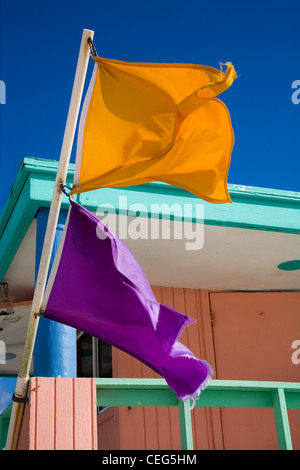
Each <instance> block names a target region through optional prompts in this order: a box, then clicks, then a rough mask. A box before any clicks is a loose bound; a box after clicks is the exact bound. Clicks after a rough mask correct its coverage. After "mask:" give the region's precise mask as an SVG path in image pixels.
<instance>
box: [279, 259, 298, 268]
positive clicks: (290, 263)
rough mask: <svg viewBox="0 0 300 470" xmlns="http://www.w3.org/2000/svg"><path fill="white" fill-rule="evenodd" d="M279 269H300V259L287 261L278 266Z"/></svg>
mask: <svg viewBox="0 0 300 470" xmlns="http://www.w3.org/2000/svg"><path fill="white" fill-rule="evenodd" d="M277 268H278V269H281V270H282V271H296V270H298V269H300V259H294V260H292V261H286V262H285V263H281V264H279V265H278V266H277Z"/></svg>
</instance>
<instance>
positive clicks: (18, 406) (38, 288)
mask: <svg viewBox="0 0 300 470" xmlns="http://www.w3.org/2000/svg"><path fill="white" fill-rule="evenodd" d="M93 37H94V31H90V30H88V29H84V30H83V33H82V38H81V44H80V50H79V56H78V62H77V68H76V73H75V78H74V84H73V90H72V95H71V101H70V106H69V112H68V117H67V122H66V127H65V133H64V138H63V143H62V148H61V153H60V159H59V164H58V169H57V174H56V180H55V185H54V190H53V197H52V201H51V206H50V211H49V217H48V223H47V228H46V233H45V239H44V245H43V251H42V254H41V260H40V266H39V271H38V275H37V279H36V285H35V291H34V296H33V301H32V307H31V314H30V319H29V324H28V331H27V337H26V342H25V348H24V354H23V361H22V365H21V368H20V372H19V375H18V378H17V383H16V389H15V393H14V398H13V406H12V412H11V418H10V422H9V428H8V434H7V440H6V447H5V450H13V449H16V446H17V439H18V434H19V429H20V424H21V418H22V412H23V407H24V398H26V395H27V387H28V382H29V372H30V366H31V361H32V355H33V349H34V343H35V338H36V333H37V327H38V322H39V317H38V316H37V314H38V312H39V311H40V308H41V305H42V301H43V296H44V292H45V286H46V281H47V276H48V270H49V264H50V258H51V253H52V248H53V243H54V238H55V231H56V226H57V221H58V216H59V211H60V207H61V201H62V196H63V193H62V190H61V185H64V184H65V182H66V177H67V172H68V166H69V162H70V156H71V151H72V146H73V141H74V135H75V130H76V125H77V119H78V114H79V108H80V103H81V98H82V93H83V87H84V82H85V77H86V71H87V66H88V61H89V53H90V45H89V42H88V40H89V39H91V40H92V39H93ZM18 400H19V401H18ZM22 400H23V402H22Z"/></svg>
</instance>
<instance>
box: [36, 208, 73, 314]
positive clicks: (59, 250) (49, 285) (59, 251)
mask: <svg viewBox="0 0 300 470" xmlns="http://www.w3.org/2000/svg"><path fill="white" fill-rule="evenodd" d="M71 210H72V206H70V207H69V211H68V215H67V219H66V223H65V226H64V229H63V233H62V236H61V239H60V241H59V244H58V248H57V250H56V254H55V258H54V261H53V265H52V268H51V272H50V275H49V279H48V282H47V286H46V290H45V294H44V298H43V302H42V307H41V309H42V310H44V311H45V310H46V306H47V303H48V300H49V296H50V293H51V290H52V287H53V284H54V281H55V278H56V273H57V270H58V266H59V263H60V259H61V255H62V251H63V247H64V246H65V238H66V234H67V230H68V226H69V220H70V214H71Z"/></svg>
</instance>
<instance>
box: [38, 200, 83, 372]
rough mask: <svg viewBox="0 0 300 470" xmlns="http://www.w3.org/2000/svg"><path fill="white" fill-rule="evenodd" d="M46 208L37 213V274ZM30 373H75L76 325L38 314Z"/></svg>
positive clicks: (60, 223)
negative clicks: (63, 323)
mask: <svg viewBox="0 0 300 470" xmlns="http://www.w3.org/2000/svg"><path fill="white" fill-rule="evenodd" d="M67 213H68V211H67V210H61V211H60V215H59V219H58V224H57V228H56V234H55V240H54V244H53V250H52V256H51V260H50V267H49V274H50V270H51V267H52V264H53V261H54V257H55V253H56V250H57V248H58V245H59V241H60V238H61V235H62V232H63V229H64V225H65V221H66V217H67ZM48 215H49V209H46V208H43V209H41V210H40V211H39V212H38V213H37V216H36V219H37V230H36V231H37V235H36V268H35V276H36V277H37V273H38V268H39V263H40V257H41V253H42V249H43V242H44V236H45V232H46V227H47V221H48ZM33 374H34V376H35V377H76V375H77V363H76V329H75V328H71V327H69V326H66V325H62V324H61V323H58V322H54V321H52V320H48V319H47V318H40V320H39V325H38V331H37V336H36V341H35V346H34V353H33Z"/></svg>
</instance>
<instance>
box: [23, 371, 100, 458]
mask: <svg viewBox="0 0 300 470" xmlns="http://www.w3.org/2000/svg"><path fill="white" fill-rule="evenodd" d="M18 448H19V449H28V450H96V449H97V416H96V384H95V380H94V379H85V378H84V379H81V378H78V379H71V378H61V377H58V378H52V377H50V378H47V377H37V378H32V379H31V382H30V397H29V402H28V404H27V405H26V410H25V415H24V420H23V423H22V429H21V437H20V441H19V446H18Z"/></svg>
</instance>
